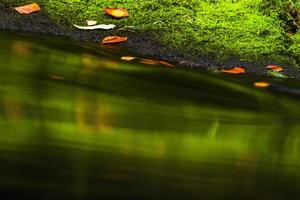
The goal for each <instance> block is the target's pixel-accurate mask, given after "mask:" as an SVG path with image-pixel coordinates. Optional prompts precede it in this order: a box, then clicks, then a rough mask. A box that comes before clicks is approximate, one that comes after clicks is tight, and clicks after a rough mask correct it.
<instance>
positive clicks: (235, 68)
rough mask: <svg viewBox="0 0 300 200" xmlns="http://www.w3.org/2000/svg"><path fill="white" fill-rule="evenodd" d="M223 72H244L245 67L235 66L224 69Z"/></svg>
mask: <svg viewBox="0 0 300 200" xmlns="http://www.w3.org/2000/svg"><path fill="white" fill-rule="evenodd" d="M222 72H224V73H229V74H244V73H245V69H244V68H242V67H234V68H232V69H222Z"/></svg>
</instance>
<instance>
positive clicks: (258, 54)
mask: <svg viewBox="0 0 300 200" xmlns="http://www.w3.org/2000/svg"><path fill="white" fill-rule="evenodd" d="M2 1H3V0H2ZM30 2H38V3H40V4H41V5H43V6H44V8H45V10H46V12H47V13H48V14H49V15H50V17H51V18H52V19H54V20H55V21H57V22H58V23H60V24H63V25H67V26H69V28H71V26H70V24H74V23H76V24H84V22H85V20H88V19H93V20H97V21H98V22H100V23H113V24H116V25H117V26H118V27H119V28H123V29H122V30H124V29H126V30H130V31H139V32H151V33H152V34H153V38H155V39H156V40H158V41H160V42H162V43H163V44H164V45H166V46H168V47H171V48H174V49H176V50H179V51H180V52H182V53H185V54H189V55H190V56H197V55H210V56H211V55H213V56H214V57H215V58H217V59H221V60H226V59H229V58H231V57H238V58H240V59H242V60H250V61H251V60H259V59H270V60H273V61H283V62H287V63H288V62H289V63H291V62H292V63H297V62H298V63H299V54H300V47H299V45H298V44H299V39H300V37H299V33H298V34H296V35H295V36H292V35H289V34H287V33H286V29H285V26H284V23H283V22H284V21H283V19H282V16H283V15H282V12H284V10H283V9H281V7H280V2H282V1H276V0H274V1H266V0H180V1H178V0H141V1H138V2H137V1H136V0H46V1H45V0H35V1H32V0H4V1H3V3H4V4H6V5H10V6H15V5H21V4H24V3H30ZM266 2H268V5H267V4H266ZM104 7H123V8H127V9H129V11H130V17H128V18H125V19H121V20H114V19H111V18H110V17H109V16H106V15H104V14H103V12H102V9H103V8H104Z"/></svg>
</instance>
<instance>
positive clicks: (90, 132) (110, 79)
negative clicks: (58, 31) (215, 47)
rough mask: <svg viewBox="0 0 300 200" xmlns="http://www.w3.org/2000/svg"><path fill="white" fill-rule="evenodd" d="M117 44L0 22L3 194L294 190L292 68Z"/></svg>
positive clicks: (234, 195) (297, 157)
mask: <svg viewBox="0 0 300 200" xmlns="http://www.w3.org/2000/svg"><path fill="white" fill-rule="evenodd" d="M125 55H128V53H127V52H126V51H124V50H123V49H121V48H120V47H118V46H109V45H108V46H100V45H98V44H88V43H76V42H72V41H70V40H68V39H65V38H57V37H51V36H38V35H37V36H30V35H28V34H22V33H19V34H12V33H5V32H2V33H0V194H1V195H2V196H3V195H5V196H6V197H7V198H5V199H39V200H44V199H71V200H76V199H94V200H95V199H128V200H134V199H141V200H142V199H143V200H146V199H151V200H152V199H205V200H209V199H216V200H218V199H243V200H244V199H272V200H277V199H299V198H300V171H299V168H300V123H299V121H300V84H299V82H298V81H297V80H293V79H276V78H271V77H256V76H254V75H247V74H246V75H230V74H222V73H214V72H206V71H204V70H194V69H184V68H183V67H180V66H175V67H168V66H164V65H145V64H141V63H139V61H138V59H136V60H133V61H123V60H121V59H120V57H122V56H125ZM256 81H269V82H270V83H271V86H270V87H269V88H263V89H261V88H255V87H254V86H253V83H254V82H256Z"/></svg>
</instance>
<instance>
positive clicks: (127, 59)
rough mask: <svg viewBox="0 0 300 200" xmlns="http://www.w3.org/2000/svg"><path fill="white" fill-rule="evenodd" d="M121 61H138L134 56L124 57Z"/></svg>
mask: <svg viewBox="0 0 300 200" xmlns="http://www.w3.org/2000/svg"><path fill="white" fill-rule="evenodd" d="M121 59H122V60H126V61H131V60H134V59H136V57H132V56H123V57H122V58H121Z"/></svg>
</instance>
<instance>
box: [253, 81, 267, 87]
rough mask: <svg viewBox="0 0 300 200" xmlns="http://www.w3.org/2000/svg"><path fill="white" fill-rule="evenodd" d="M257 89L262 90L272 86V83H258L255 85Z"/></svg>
mask: <svg viewBox="0 0 300 200" xmlns="http://www.w3.org/2000/svg"><path fill="white" fill-rule="evenodd" d="M254 86H255V87H260V88H266V87H269V86H270V83H268V82H256V83H254Z"/></svg>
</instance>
